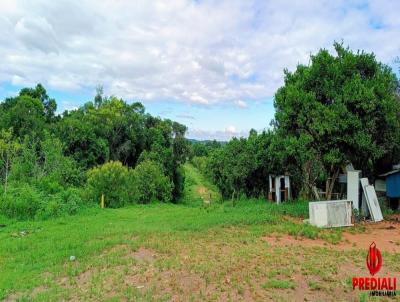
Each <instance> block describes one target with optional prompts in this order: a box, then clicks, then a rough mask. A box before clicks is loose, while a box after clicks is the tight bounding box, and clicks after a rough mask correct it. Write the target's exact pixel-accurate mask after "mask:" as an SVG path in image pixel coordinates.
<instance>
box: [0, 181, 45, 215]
mask: <svg viewBox="0 0 400 302" xmlns="http://www.w3.org/2000/svg"><path fill="white" fill-rule="evenodd" d="M42 199H43V196H42V194H40V192H39V191H37V190H36V189H35V188H33V187H31V186H29V185H28V184H23V185H20V186H13V187H11V186H10V188H9V190H8V192H7V194H3V195H2V196H1V199H0V211H1V212H2V213H3V214H4V215H6V216H8V217H10V218H17V219H32V218H34V217H35V215H36V213H37V212H38V210H39V209H40V207H41V203H42Z"/></svg>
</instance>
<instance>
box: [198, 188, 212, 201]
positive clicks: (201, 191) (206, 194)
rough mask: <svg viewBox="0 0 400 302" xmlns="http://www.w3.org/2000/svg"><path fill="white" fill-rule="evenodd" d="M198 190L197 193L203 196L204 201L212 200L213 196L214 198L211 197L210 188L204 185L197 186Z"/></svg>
mask: <svg viewBox="0 0 400 302" xmlns="http://www.w3.org/2000/svg"><path fill="white" fill-rule="evenodd" d="M196 192H197V194H199V195H200V197H201V198H202V199H203V200H204V201H206V200H208V201H211V198H212V197H211V192H210V190H208V189H207V188H206V187H204V186H197V188H196Z"/></svg>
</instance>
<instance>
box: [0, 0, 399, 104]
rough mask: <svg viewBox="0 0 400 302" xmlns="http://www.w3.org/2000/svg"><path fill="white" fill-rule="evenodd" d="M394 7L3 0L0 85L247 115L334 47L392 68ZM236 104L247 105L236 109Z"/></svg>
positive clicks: (307, 1) (374, 0)
mask: <svg viewBox="0 0 400 302" xmlns="http://www.w3.org/2000/svg"><path fill="white" fill-rule="evenodd" d="M399 11H400V2H399V1H395V0H392V1H378V0H371V1H367V2H364V1H357V0H356V1H345V0H340V1H311V0H304V1H295V2H294V1H289V0H286V1H239V0H222V1H212V0H204V1H190V0H171V1H167V2H165V1H147V0H141V1H140V0H139V1H122V0H120V1H114V0H105V1H95V0H81V1H79V2H72V1H66V0H65V1H64V0H60V1H23V0H21V1H9V0H7V1H2V2H1V4H0V15H1V17H0V57H1V58H2V62H1V66H0V84H1V83H2V82H13V83H16V84H22V85H32V84H33V83H37V82H42V83H43V84H44V85H46V86H49V87H50V88H53V89H60V90H65V91H71V90H73V91H76V90H80V89H91V90H92V89H93V88H94V87H95V86H96V85H97V84H102V85H104V88H105V93H106V94H115V95H118V96H121V97H124V98H129V99H143V100H149V101H151V100H174V101H182V102H188V103H193V104H199V105H206V106H212V105H214V104H216V103H226V104H233V105H235V106H239V107H242V108H244V107H246V106H247V104H248V103H249V102H252V101H260V100H265V99H268V98H270V97H271V96H273V94H274V93H275V91H276V89H277V88H278V87H279V86H280V85H282V83H283V69H284V68H286V67H287V68H289V69H293V68H294V67H295V66H296V64H297V63H299V62H301V63H307V62H308V61H309V55H310V53H315V52H316V51H318V49H319V48H320V47H327V48H329V49H331V46H332V43H333V41H334V40H337V41H341V40H342V39H343V40H344V42H345V44H349V45H350V47H352V48H355V49H357V48H362V49H365V50H367V51H374V52H375V53H376V55H377V57H378V59H379V60H382V61H383V62H385V63H391V62H393V59H394V58H395V57H396V56H398V55H399V49H400V39H399V38H398V37H399V35H400V21H399V20H400V18H398V12H399ZM243 100H246V102H245V101H243Z"/></svg>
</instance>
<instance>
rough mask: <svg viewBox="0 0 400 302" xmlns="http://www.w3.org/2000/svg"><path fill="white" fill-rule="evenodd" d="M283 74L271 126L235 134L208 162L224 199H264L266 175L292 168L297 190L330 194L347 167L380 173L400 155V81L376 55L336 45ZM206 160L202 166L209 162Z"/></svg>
mask: <svg viewBox="0 0 400 302" xmlns="http://www.w3.org/2000/svg"><path fill="white" fill-rule="evenodd" d="M334 46H335V50H336V55H331V54H330V53H329V52H328V51H327V50H321V51H319V52H318V54H316V55H315V56H311V62H310V64H309V65H308V66H304V65H299V66H297V69H296V70H295V72H293V73H291V72H289V71H287V70H286V71H285V84H284V86H283V87H281V88H280V89H279V90H278V91H277V93H276V95H275V108H276V115H275V120H274V122H273V129H272V130H271V131H270V132H263V133H262V134H260V135H257V134H256V133H255V132H254V131H252V132H251V133H250V135H249V138H247V139H243V138H242V139H233V140H231V141H230V142H229V143H228V144H227V145H225V146H224V147H223V148H222V149H220V150H217V151H215V152H213V153H212V154H211V156H210V158H209V159H208V168H207V171H208V173H209V175H210V177H211V178H212V179H213V180H214V182H215V183H216V184H217V185H218V187H219V188H220V189H221V191H222V193H223V195H224V196H225V197H228V196H235V195H238V194H246V195H248V196H265V195H266V191H267V190H268V184H267V181H268V174H271V173H289V174H290V175H291V176H292V177H291V180H292V184H293V187H294V193H295V195H298V194H300V193H301V194H302V195H303V196H304V197H307V198H311V197H314V198H317V199H319V198H321V197H322V196H321V195H320V193H321V192H323V194H325V195H324V198H327V199H330V198H331V196H332V192H333V190H334V188H335V185H336V184H337V178H338V175H339V173H341V172H343V171H344V167H345V166H346V165H347V164H350V163H351V164H352V165H353V166H354V167H355V168H356V169H359V170H362V172H363V175H366V176H369V177H371V178H374V177H375V176H377V175H378V174H379V172H380V169H382V167H383V166H384V165H385V164H386V165H387V167H386V168H388V167H389V168H390V166H391V165H392V164H394V163H397V161H398V160H399V154H400V152H399V151H400V150H399V148H400V101H399V97H398V94H397V93H398V88H399V83H398V80H397V78H396V76H395V74H394V73H393V72H392V70H391V69H390V68H389V67H388V66H386V65H383V64H381V63H379V62H378V61H377V60H376V58H375V56H374V55H373V54H368V53H365V52H360V51H359V52H356V53H354V52H352V51H351V50H349V49H346V48H344V47H343V46H342V45H340V44H337V43H336V44H335V45H334ZM203 165H204V163H203Z"/></svg>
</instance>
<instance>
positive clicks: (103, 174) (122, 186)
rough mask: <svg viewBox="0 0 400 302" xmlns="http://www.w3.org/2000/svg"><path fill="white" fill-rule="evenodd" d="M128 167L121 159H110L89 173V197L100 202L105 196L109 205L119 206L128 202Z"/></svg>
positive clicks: (112, 206)
mask: <svg viewBox="0 0 400 302" xmlns="http://www.w3.org/2000/svg"><path fill="white" fill-rule="evenodd" d="M128 180H129V173H128V168H127V167H124V166H123V165H122V163H120V162H119V161H110V162H108V163H105V164H104V165H102V166H99V167H95V168H92V169H91V170H89V171H88V173H87V198H88V199H90V200H91V201H93V202H96V203H99V202H100V198H101V195H102V194H104V196H105V204H106V206H107V207H111V208H118V207H121V206H123V205H124V204H126V203H127V202H128Z"/></svg>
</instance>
